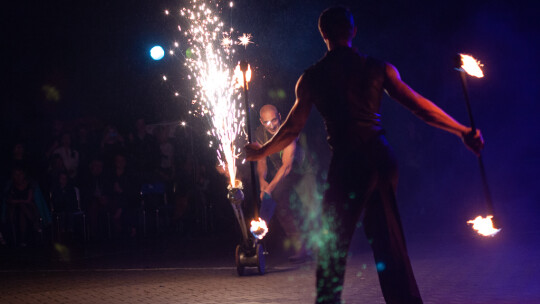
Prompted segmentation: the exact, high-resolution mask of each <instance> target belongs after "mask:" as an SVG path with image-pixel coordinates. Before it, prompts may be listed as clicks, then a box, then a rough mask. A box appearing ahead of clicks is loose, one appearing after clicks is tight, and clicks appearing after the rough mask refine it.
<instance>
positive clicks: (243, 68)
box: [240, 60, 259, 219]
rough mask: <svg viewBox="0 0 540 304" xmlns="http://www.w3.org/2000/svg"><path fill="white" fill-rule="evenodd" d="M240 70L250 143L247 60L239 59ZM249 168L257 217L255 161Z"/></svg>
mask: <svg viewBox="0 0 540 304" xmlns="http://www.w3.org/2000/svg"><path fill="white" fill-rule="evenodd" d="M240 70H241V71H242V75H243V76H244V106H245V109H246V123H247V135H248V141H249V143H251V142H252V141H251V119H250V116H251V111H250V108H251V107H250V106H249V98H248V91H249V90H248V86H247V85H248V84H247V80H246V72H247V70H248V62H247V61H246V60H242V61H240ZM249 165H250V169H251V187H252V191H253V196H254V200H253V201H254V204H255V206H254V208H253V209H254V211H253V212H254V218H255V219H258V218H259V196H258V195H257V179H256V176H255V163H254V162H249Z"/></svg>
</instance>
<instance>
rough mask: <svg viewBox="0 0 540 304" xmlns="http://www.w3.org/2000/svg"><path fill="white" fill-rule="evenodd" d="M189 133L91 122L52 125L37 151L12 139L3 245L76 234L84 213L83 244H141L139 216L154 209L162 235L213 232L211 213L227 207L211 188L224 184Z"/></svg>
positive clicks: (5, 171)
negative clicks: (48, 234)
mask: <svg viewBox="0 0 540 304" xmlns="http://www.w3.org/2000/svg"><path fill="white" fill-rule="evenodd" d="M190 132H193V130H188V129H187V128H186V127H183V126H182V125H180V124H174V123H171V124H153V125H151V124H150V125H147V123H146V122H145V120H144V119H142V118H140V119H136V120H135V121H134V122H133V123H132V124H131V125H130V127H129V128H128V130H126V131H125V132H121V131H120V130H119V129H118V128H117V127H116V126H115V125H113V124H108V125H107V124H103V123H102V122H101V121H99V120H98V119H91V120H87V121H84V122H76V123H72V122H70V123H67V122H62V121H54V123H53V124H52V130H51V131H49V132H47V133H49V134H47V135H46V136H47V138H46V139H43V141H44V142H46V144H45V145H44V147H43V149H35V148H29V147H32V145H31V144H30V143H28V142H25V141H21V140H16V141H15V142H14V143H13V144H12V145H11V150H10V151H9V152H10V153H9V155H8V156H7V157H4V159H3V160H2V177H1V180H0V182H1V184H2V201H1V202H0V203H1V209H0V211H1V225H0V232H1V238H0V241H1V243H2V244H3V245H6V244H7V245H14V246H15V245H17V246H26V245H27V244H28V243H29V242H30V243H32V242H35V241H36V239H37V238H36V235H37V234H39V233H43V229H48V228H47V227H49V229H53V230H58V231H57V232H58V233H59V234H63V235H70V234H71V235H75V233H76V232H77V231H78V230H80V229H78V227H80V224H79V222H80V221H81V218H80V217H81V215H83V214H84V217H85V223H86V225H85V231H86V232H85V235H84V237H85V238H89V239H101V238H106V237H110V238H136V237H141V235H142V227H141V214H142V211H143V210H144V211H145V212H148V213H151V210H156V209H157V208H163V209H162V212H161V214H162V216H166V217H167V221H163V223H166V224H167V225H168V228H171V227H176V228H174V229H177V230H181V229H182V228H181V227H182V226H183V227H184V229H185V228H186V226H190V227H193V226H198V228H200V229H209V228H211V227H209V226H212V223H213V219H209V218H208V217H210V216H211V215H212V214H213V213H212V211H211V209H212V207H215V205H227V204H225V203H226V202H222V200H223V199H225V195H224V194H223V193H221V192H219V191H218V193H216V191H213V190H212V189H214V188H215V187H218V188H217V189H223V190H224V191H225V189H226V188H225V180H224V178H220V177H219V175H218V173H217V172H216V170H213V168H214V165H215V156H212V155H211V153H204V151H203V150H208V152H212V151H211V150H210V149H201V148H200V146H199V145H197V142H198V141H199V140H197V139H195V140H194V139H193V136H194V135H193V134H191V133H190ZM193 133H194V132H193ZM210 169H211V170H210ZM221 194H223V195H221ZM145 197H146V198H147V199H144V198H145ZM150 198H152V199H150ZM216 202H217V203H216ZM158 220H159V218H158ZM201 225H202V226H201ZM51 227H52V228H51ZM78 232H80V231H78Z"/></svg>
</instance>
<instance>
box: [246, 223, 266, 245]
mask: <svg viewBox="0 0 540 304" xmlns="http://www.w3.org/2000/svg"><path fill="white" fill-rule="evenodd" d="M249 231H251V234H253V236H254V237H256V238H258V239H259V240H262V239H263V237H264V236H265V235H266V234H267V233H268V227H267V226H266V222H265V221H264V220H263V219H262V218H259V220H258V221H256V220H252V221H251V227H250V228H249Z"/></svg>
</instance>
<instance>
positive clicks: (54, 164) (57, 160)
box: [50, 154, 66, 172]
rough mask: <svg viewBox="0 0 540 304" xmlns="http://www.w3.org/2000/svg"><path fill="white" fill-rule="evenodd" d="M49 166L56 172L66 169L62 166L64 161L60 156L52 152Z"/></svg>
mask: <svg viewBox="0 0 540 304" xmlns="http://www.w3.org/2000/svg"><path fill="white" fill-rule="evenodd" d="M50 167H51V169H52V170H53V171H56V172H58V171H64V170H66V168H65V166H64V161H63V160H62V157H61V156H60V155H58V154H53V156H52V157H51V165H50Z"/></svg>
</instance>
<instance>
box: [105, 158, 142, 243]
mask: <svg viewBox="0 0 540 304" xmlns="http://www.w3.org/2000/svg"><path fill="white" fill-rule="evenodd" d="M126 165H127V161H126V157H125V156H124V155H123V154H118V155H116V156H115V158H114V168H113V171H112V173H111V174H110V175H109V176H108V178H107V181H106V184H105V193H106V195H107V198H108V200H109V204H110V206H111V207H113V206H114V209H115V212H114V214H113V216H112V220H113V224H114V227H115V234H117V235H118V233H120V232H121V230H122V229H121V228H122V227H125V228H127V230H128V232H129V233H130V235H131V236H135V235H136V233H137V228H136V227H137V212H138V211H139V207H140V203H139V199H138V195H137V194H138V192H139V190H138V184H137V183H136V182H135V179H134V178H133V176H132V175H131V173H130V172H129V171H128V169H127V167H126Z"/></svg>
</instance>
